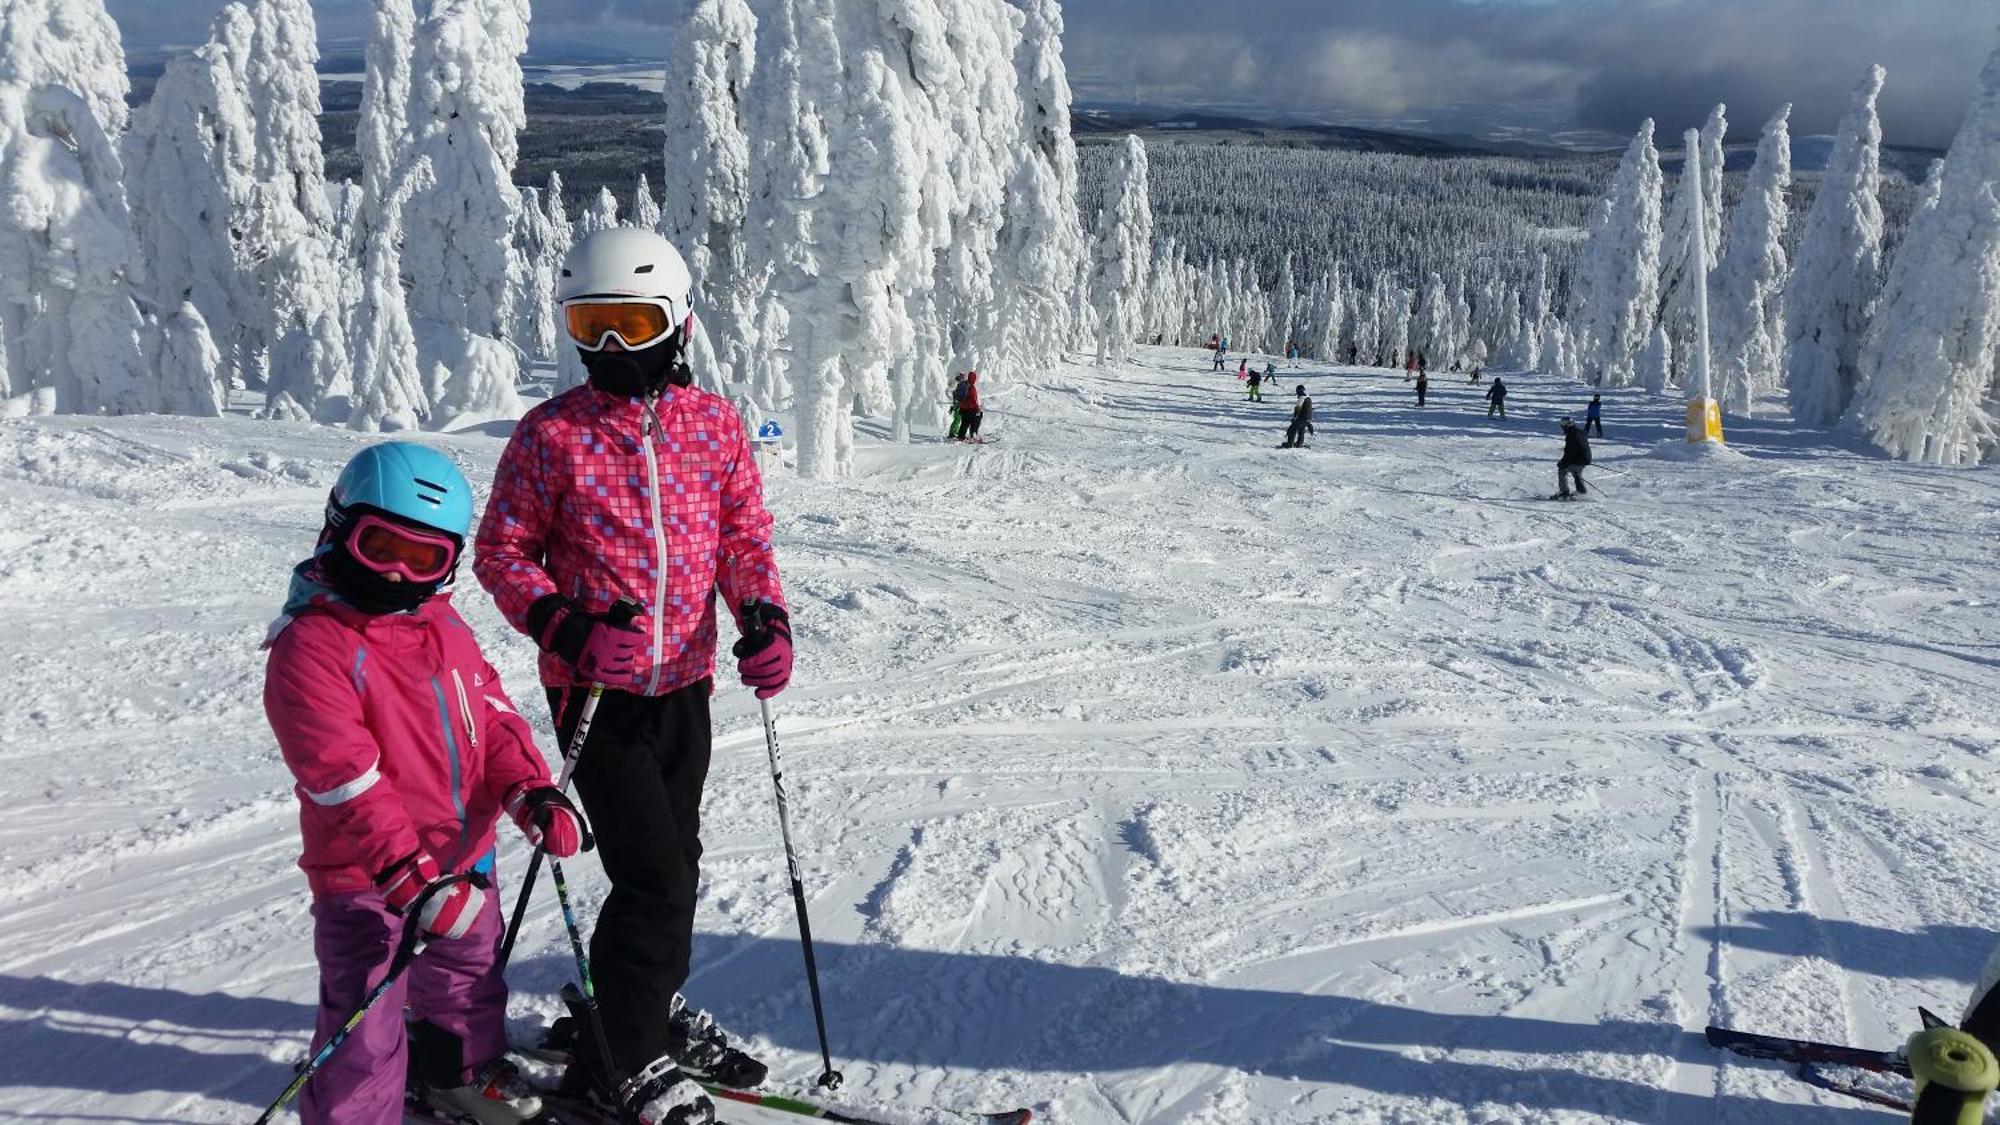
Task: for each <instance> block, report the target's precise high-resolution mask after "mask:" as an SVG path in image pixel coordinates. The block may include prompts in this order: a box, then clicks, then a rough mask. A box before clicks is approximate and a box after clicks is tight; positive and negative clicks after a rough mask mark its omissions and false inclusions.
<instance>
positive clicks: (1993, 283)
mask: <svg viewBox="0 0 2000 1125" xmlns="http://www.w3.org/2000/svg"><path fill="white" fill-rule="evenodd" d="M1925 189H1926V190H1925V193H1924V199H1923V201H1922V202H1921V203H1920V204H1919V208H1918V211H1917V213H1916V215H1915V216H1913V217H1912V219H1911V221H1910V228H1909V233H1908V234H1907V235H1906V236H1905V237H1904V239H1903V243H1902V247H1901V248H1900V249H1899V250H1898V251H1897V253H1896V258H1895V261H1894V262H1893V263H1891V265H1890V268H1889V279H1888V283H1887V285H1886V286H1885V287H1884V289H1883V292H1882V300H1881V305H1880V309H1879V311H1878V313H1877V315H1876V319H1875V324H1874V328H1873V330H1872V331H1871V333H1870V335H1869V338H1868V341H1867V346H1866V348H1865V349H1864V350H1863V352H1862V360H1861V374H1862V380H1863V381H1862V385H1861V388H1860V391H1859V393H1858V394H1857V396H1856V397H1855V400H1854V404H1853V408H1852V409H1851V410H1850V412H1849V414H1848V419H1847V421H1848V424H1849V425H1851V426H1853V427H1854V428H1855V429H1857V430H1858V431H1860V432H1861V433H1864V434H1866V435H1867V436H1868V438H1869V440H1871V441H1873V442H1874V443H1875V444H1876V445H1878V446H1880V447H1881V448H1882V449H1883V451H1885V452H1887V453H1888V454H1889V455H1890V456H1892V457H1900V458H1903V459H1904V460H1908V461H1928V462H1931V463H1933V464H1939V465H1973V464H1978V463H1980V462H1986V461H1994V460H2000V380H1996V364H1995V359H1996V356H2000V48H1997V49H1995V51H1994V52H1993V54H1992V55H1991V56H1990V57H1989V58H1988V59H1987V61H1986V66H1985V68H1984V70H1982V71H1981V73H1980V82H1979V90H1978V92H1977V94H1976V95H1975V97H1974V99H1973V103H1972V109H1971V112H1969V113H1968V114H1967V115H1966V118H1965V123H1964V124H1963V125H1962V126H1961V127H1960V128H1959V131H1958V136H1957V138H1956V139H1954V140H1953V141H1952V145H1951V151H1950V152H1949V153H1948V154H1947V155H1946V157H1945V160H1944V167H1943V169H1942V170H1941V171H1940V170H1938V169H1936V168H1933V170H1932V174H1931V176H1930V177H1929V179H1928V180H1927V181H1926V184H1925Z"/></svg>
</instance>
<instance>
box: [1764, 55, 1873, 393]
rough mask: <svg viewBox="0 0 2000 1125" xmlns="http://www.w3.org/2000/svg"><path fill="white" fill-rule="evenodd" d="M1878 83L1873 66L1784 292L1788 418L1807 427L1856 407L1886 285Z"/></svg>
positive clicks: (1845, 123)
mask: <svg viewBox="0 0 2000 1125" xmlns="http://www.w3.org/2000/svg"><path fill="white" fill-rule="evenodd" d="M1882 76H1883V71H1882V68H1881V67H1879V66H1871V67H1869V68H1868V73H1867V75H1866V76H1864V77H1863V78H1862V80H1861V83H1860V85H1858V86H1856V87H1855V90H1854V105H1853V108H1852V109H1851V110H1849V111H1848V114H1847V117H1846V118H1845V119H1843V120H1842V121H1841V123H1840V133H1839V135H1838V136H1837V137H1835V139H1834V142H1833V153H1832V155H1831V156H1829V157H1828V158H1827V164H1826V171H1825V173H1824V174H1822V175H1821V176H1820V181H1819V193H1818V194H1817V195H1815V196H1814V197H1813V205H1812V209H1811V210H1810V211H1807V212H1806V218H1805V228H1804V231H1803V233H1802V234H1801V236H1800V239H1799V251H1798V261H1797V262H1796V263H1795V264H1794V266H1793V268H1792V277H1791V281H1790V282H1789V283H1788V284H1787V285H1786V287H1785V297H1784V303H1785V356H1784V359H1785V386H1786V392H1787V394H1788V396H1789V397H1790V399H1791V404H1792V417H1793V418H1794V419H1796V420H1798V421H1799V422H1802V423H1804V424H1806V425H1808V426H1832V425H1833V424H1834V423H1836V422H1838V421H1839V420H1840V416H1841V415H1842V414H1844V413H1846V411H1847V406H1848V403H1849V402H1851V401H1852V400H1853V397H1854V391H1855V388H1856V387H1857V386H1859V385H1860V382H1861V343H1862V338H1863V336H1864V334H1865V333H1866V332H1867V330H1868V321H1869V319H1870V318H1871V317H1872V316H1873V315H1874V309H1875V300H1876V297H1877V296H1878V295H1879V293H1880V290H1881V286H1882V278H1881V273H1882V269H1881V254H1882V205H1881V203H1880V202H1879V201H1878V200H1877V198H1876V192H1877V189H1878V187H1879V185H1880V182H1881V178H1882V175H1881V147H1882V125H1881V122H1880V121H1879V120H1878V119H1877V118H1876V116H1875V99H1876V97H1877V95H1879V94H1880V93H1881V92H1882Z"/></svg>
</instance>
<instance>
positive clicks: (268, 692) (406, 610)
mask: <svg viewBox="0 0 2000 1125" xmlns="http://www.w3.org/2000/svg"><path fill="white" fill-rule="evenodd" d="M471 523H472V488H471V486H470V485H468V484H467V483H466V480H465V477H464V476H463V475H461V474H460V473H459V471H458V469H457V467H456V466H454V465H453V464H452V462H451V460H450V458H448V457H446V456H444V455H443V454H442V453H439V452H437V451H436V450H434V449H431V448H429V447H427V446H423V445H418V444H415V443H411V442H387V443H384V444H381V445H374V446H370V447H368V448H367V449H364V450H362V451H361V452H360V453H357V454H355V456H354V458H353V460H351V461H349V462H348V464H347V467H346V468H345V469H343V470H342V471H341V474H340V477H339V479H338V480H337V481H335V483H334V486H333V493H332V495H331V496H330V497H329V498H328V500H327V506H326V522H325V525H324V526H323V527H322V528H321V530H320V535H319V544H318V546H317V547H316V548H315V549H314V552H313V555H312V557H311V558H309V559H307V560H306V561H305V562H302V563H300V564H299V566H298V567H297V569H296V570H294V571H293V574H292V585H291V592H290V595H289V596H288V598H287V599H286V603H285V609H284V613H283V615H282V616H281V617H279V618H278V620H277V621H276V622H275V623H273V625H272V630H271V635H270V637H269V638H268V639H267V641H266V642H265V647H266V648H268V649H270V654H271V655H270V660H269V663H268V665H267V667H266V670H265V677H264V710H265V713H266V715H268V716H269V719H270V723H271V729H272V731H273V732H274V733H275V734H276V735H277V738H278V748H279V750H280V751H281V752H282V753H283V755H284V759H285V764H286V765H287V766H288V767H290V769H291V771H292V775H293V777H294V778H295V779H296V780H297V785H296V787H295V789H296V792H297V793H298V797H299V807H300V814H299V824H300V829H301V831H302V833H303V834H304V837H305V849H304V854H303V855H302V856H301V857H300V859H299V866H300V867H302V868H304V869H305V873H306V882H307V883H308V884H309V885H310V886H311V888H312V893H313V910H312V913H313V950H314V953H315V955H316V956H317V957H318V959H319V974H320V984H319V1020H318V1030H317V1032H316V1033H315V1036H314V1043H315V1046H317V1045H318V1044H321V1043H324V1042H325V1041H326V1040H327V1039H328V1038H330V1037H331V1036H332V1034H333V1033H334V1031H335V1030H336V1029H338V1028H339V1027H340V1026H341V1024H342V1023H344V1022H345V1021H346V1020H347V1018H348V1017H349V1016H350V1015H351V1014H352V1013H353V1012H354V1011H355V1010H356V1009H358V1008H359V1007H360V1006H361V1003H362V1000H363V999H364V998H365V997H366V995H367V993H368V991H369V989H370V988H371V987H373V986H374V985H375V984H376V983H377V982H379V981H380V980H381V979H382V976H383V974H384V973H385V972H386V971H387V969H388V967H389V964H390V962H391V961H392V960H393V958H394V956H395V953H396V949H397V946H398V940H399V938H400V937H401V936H402V934H403V931H404V929H405V927H408V926H420V927H422V928H423V932H424V934H425V936H426V938H427V939H428V944H427V945H426V946H425V947H424V950H423V953H422V954H421V955H420V956H419V957H418V958H417V960H416V961H415V962H414V963H413V964H412V965H411V966H410V967H409V968H408V969H407V970H406V971H405V972H404V973H403V975H402V976H401V977H400V978H399V979H398V980H397V982H396V984H395V986H394V987H393V988H392V989H391V990H390V991H389V992H388V994H387V995H385V996H384V997H383V998H382V999H381V1000H380V1001H379V1002H377V1004H376V1005H375V1006H374V1007H373V1008H372V1009H370V1010H369V1013H368V1015H367V1016H366V1017H365V1018H364V1019H363V1020H362V1022H361V1023H360V1025H359V1026H358V1027H357V1028H356V1029H355V1030H354V1031H353V1032H352V1033H351V1034H350V1035H349V1037H348V1039H347V1041H346V1042H345V1043H344V1044H343V1045H342V1046H341V1048H340V1049H339V1050H338V1051H337V1052H335V1054H334V1055H333V1056H332V1057H331V1058H330V1059H329V1060H328V1061H327V1062H326V1064H325V1065H324V1066H323V1067H322V1068H321V1069H320V1071H319V1072H318V1073H317V1074H316V1075H314V1077H313V1079H312V1081H311V1082H309V1083H308V1084H307V1085H306V1087H305V1090H304V1092H303V1095H302V1097H301V1099H300V1102H299V1114H300V1118H301V1119H302V1120H303V1121H304V1122H306V1125H395V1123H397V1122H400V1121H402V1119H403V1106H404V1103H405V1099H406V1098H411V1099H417V1098H421V1099H423V1100H424V1101H427V1102H428V1103H429V1104H430V1105H431V1106H432V1107H435V1108H436V1109H439V1110H442V1111H445V1112H447V1113H452V1114H457V1115H462V1116H465V1117H467V1118H470V1119H471V1120H475V1121H478V1122H482V1123H504V1122H513V1121H527V1120H529V1119H531V1118H534V1117H535V1116H536V1115H537V1114H539V1113H540V1112H541V1101H540V1099H539V1098H537V1097H536V1096H535V1095H534V1092H533V1090H532V1089H531V1088H530V1087H529V1086H528V1085H527V1084H526V1083H525V1082H524V1081H523V1080H522V1079H521V1077H520V1075H519V1074H518V1073H516V1071H515V1070H514V1067H513V1064H511V1063H509V1062H508V1061H507V1060H506V1057H505V1051H506V1048H507V1037H506V1028H505V1025H504V1018H505V1015H506V1008H507V985H506V982H505V981H504V980H503V979H502V978H501V965H500V964H499V963H498V953H499V944H500V933H501V928H502V927H501V922H500V908H499V903H498V901H497V899H496V897H495V896H494V895H493V894H491V893H489V891H490V890H491V888H492V885H493V882H492V872H493V829H494V823H495V822H496V821H497V820H499V818H500V815H501V814H502V813H503V812H504V813H506V814H507V815H508V816H509V817H511V818H512V819H513V820H514V823H515V824H516V825H518V826H519V827H520V829H521V831H522V832H523V833H525V834H526V835H527V837H528V839H529V840H530V841H531V842H533V843H536V844H540V845H542V846H543V847H546V848H547V849H548V851H549V854H550V855H553V856H557V857H564V856H570V855H574V854H575V853H576V851H577V849H578V847H579V846H580V845H581V844H582V842H583V840H584V838H585V829H584V824H583V819H582V817H581V816H580V815H579V814H578V812H577V811H576V808H575V806H574V805H572V804H571V803H570V801H569V799H568V798H567V797H565V796H564V795H563V793H562V791H561V790H559V789H557V788H555V787H554V786H553V785H551V784H550V782H549V772H548V767H547V766H546V765H545V764H544V763H543V761H542V757H541V755H540V753H539V752H538V751H537V750H536V749H535V740H534V735H533V732H532V731H531V730H530V729H529V727H528V724H527V723H526V721H524V720H523V719H522V718H521V717H520V716H519V715H518V714H516V713H515V710H514V706H513V704H512V703H510V702H509V701H508V699H507V696H506V693H505V692H504V691H502V690H501V687H500V677H499V675H498V674H497V673H495V672H494V670H493V666H492V665H491V664H489V663H487V661H486V657H485V656H484V655H483V654H482V653H481V652H480V648H479V644H478V642H477V641H476V640H474V638H473V636H472V631H471V630H470V629H469V628H467V626H466V624H465V622H464V621H463V620H462V619H461V618H460V617H459V615H458V612H457V611H456V610H454V609H453V608H452V606H451V595H450V593H449V592H446V591H445V590H444V587H445V586H446V585H448V584H449V583H450V581H451V579H452V576H453V574H454V573H455V572H456V570H457V567H458V562H459V556H460V553H461V551H462V550H463V548H464V545H465V535H466V531H467V529H468V528H469V527H470V526H471ZM451 875H463V876H469V879H467V880H463V881H455V882H454V881H448V880H445V879H444V877H445V876H451ZM427 891H428V892H431V893H428V894H426V892H427ZM413 907H415V908H417V909H416V913H415V916H414V917H408V918H406V917H404V915H405V914H406V913H408V912H409V911H410V910H411V909H412V908H413ZM406 1006H407V1008H408V1014H407V1019H408V1021H409V1022H408V1025H407V1029H406V1024H405V1018H406V1017H405V1013H404V1009H405V1007H406Z"/></svg>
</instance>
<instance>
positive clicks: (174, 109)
mask: <svg viewBox="0 0 2000 1125" xmlns="http://www.w3.org/2000/svg"><path fill="white" fill-rule="evenodd" d="M239 11H240V9H239ZM253 138H254V130H253V129H252V126H251V122H250V111H249V106H248V105H247V104H246V103H245V101H244V96H243V89H242V87H241V86H240V85H239V84H238V83H237V81H236V79H235V76H234V75H233V73H232V72H231V70H230V68H229V66H228V57H227V55H226V53H225V51H224V49H223V47H222V44H221V43H220V42H219V41H218V40H217V39H215V38H211V39H210V40H209V42H207V43H205V44H204V45H202V46H201V47H199V48H197V49H196V50H194V51H193V52H191V53H189V54H185V55H177V56H175V57H174V58H172V59H170V60H169V61H168V63H167V68H166V73H165V74H163V75H162V76H161V77H160V80H159V83H158V84H157V85H156V86H155V87H154V89H153V96H152V97H151V98H150V99H148V100H147V102H146V103H145V104H144V105H142V106H140V107H139V109H138V110H137V112H136V113H135V114H134V115H133V118H132V127H131V129H130V130H128V131H127V132H126V134H125V138H124V144H123V154H124V161H125V172H126V185H127V193H128V195H129V198H130V204H131V212H132V224H133V228H134V231H135V232H136V233H137V235H138V237H139V244H140V247H141V252H142V253H143V255H144V260H145V262H146V263H147V273H148V278H149V280H150V282H151V297H152V304H153V307H154V308H156V309H159V310H173V309H179V308H180V306H181V303H182V302H184V301H192V302H193V303H194V305H195V307H196V308H197V309H198V310H199V315H198V317H196V318H188V317H187V316H185V314H180V313H176V314H174V319H177V320H178V321H179V322H180V324H179V326H178V327H177V328H176V329H175V331H176V333H177V334H178V338H177V339H176V340H175V341H174V346H175V347H176V348H177V349H178V351H177V358H180V359H185V360H187V361H188V362H185V363H180V364H179V366H178V367H177V370H178V371H179V372H181V373H182V374H188V373H192V372H197V371H199V370H200V369H201V365H200V364H199V363H198V362H195V360H197V359H198V358H199V357H200V356H201V355H203V354H205V353H204V351H203V349H202V348H200V347H199V346H198V345H196V344H195V343H194V342H193V341H192V340H190V339H188V338H187V337H188V335H189V334H190V333H192V332H193V331H194V330H195V326H196V325H197V324H199V325H200V330H201V331H203V332H208V333H212V335H213V339H212V346H213V347H215V348H218V349H222V350H224V351H225V352H226V353H227V355H234V354H236V351H237V349H238V348H239V347H240V346H241V345H242V343H243V341H244V340H245V338H246V335H247V333H248V331H249V329H250V326H253V325H261V324H262V322H263V314H262V312H261V311H260V310H259V308H258V306H257V303H256V300H257V295H256V292H255V290H254V288H253V287H252V286H251V285H250V280H251V279H250V278H249V277H248V276H247V275H246V274H244V272H243V271H241V270H240V269H238V268H237V260H236V248H235V241H234V236H233V229H234V224H233V222H232V220H233V219H234V217H235V209H236V204H235V201H236V200H238V199H247V198H248V196H249V193H250V185H251V182H252V175H253V172H252V150H253V148H254V145H255V142H254V139H253ZM226 358H227V356H225V359H226ZM221 370H222V377H223V379H224V380H225V384H224V386H223V387H221V388H217V389H216V390H215V393H214V394H211V393H210V391H209V390H208V389H206V388H195V387H180V388H178V389H170V388H168V387H167V386H165V385H164V384H165V383H166V382H169V381H171V380H170V379H168V377H167V375H166V373H165V372H164V371H163V372H162V380H163V386H162V393H163V395H164V396H165V397H166V398H168V399H175V400H179V401H182V402H185V403H190V404H192V405H189V406H187V407H186V408H185V409H183V408H180V407H174V406H170V405H165V404H163V408H165V409H169V410H172V411H173V412H175V413H210V412H211V411H210V410H209V409H207V407H208V406H209V405H210V404H211V400H213V403H214V404H215V405H216V407H217V408H218V409H219V406H220V402H221V401H222V400H223V398H224V397H226V392H227V382H226V381H227V379H228V377H229V372H228V367H227V366H226V365H225V366H224V367H223V368H222V369H221Z"/></svg>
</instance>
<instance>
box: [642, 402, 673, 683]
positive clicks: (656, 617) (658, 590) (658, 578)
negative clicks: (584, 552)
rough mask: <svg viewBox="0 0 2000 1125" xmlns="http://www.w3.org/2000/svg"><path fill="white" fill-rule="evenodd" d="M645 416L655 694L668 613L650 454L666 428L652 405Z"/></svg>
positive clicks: (662, 533) (662, 530) (655, 465)
mask: <svg viewBox="0 0 2000 1125" xmlns="http://www.w3.org/2000/svg"><path fill="white" fill-rule="evenodd" d="M645 410H646V418H645V421H643V422H641V423H640V425H639V446H640V449H641V450H642V451H644V453H645V455H646V497H647V499H648V500H650V501H652V505H651V506H652V510H653V552H654V555H655V560H654V561H655V565H654V568H653V649H652V654H651V655H652V658H653V674H652V676H651V677H650V678H648V679H647V681H646V694H647V695H657V694H659V691H660V672H661V665H662V663H663V662H662V661H661V659H660V649H661V648H662V646H664V644H665V643H666V636H665V629H666V614H667V529H666V525H665V524H664V523H663V522H662V520H661V519H660V466H659V462H658V460H657V459H656V458H655V457H654V456H653V438H652V433H653V431H654V430H658V431H660V436H661V437H662V438H664V437H666V427H664V426H662V425H660V416H659V415H658V414H656V413H654V412H653V404H652V403H651V402H647V403H646V404H645Z"/></svg>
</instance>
